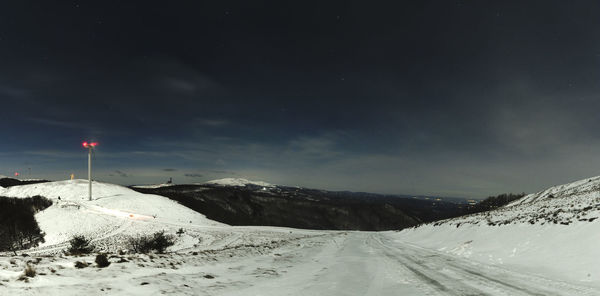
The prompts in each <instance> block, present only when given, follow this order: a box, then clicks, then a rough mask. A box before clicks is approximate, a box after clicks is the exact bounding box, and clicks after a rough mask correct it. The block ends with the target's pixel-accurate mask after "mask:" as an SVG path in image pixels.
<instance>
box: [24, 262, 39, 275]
mask: <svg viewBox="0 0 600 296" xmlns="http://www.w3.org/2000/svg"><path fill="white" fill-rule="evenodd" d="M23 274H24V275H25V276H26V277H30V278H32V277H35V274H36V272H35V267H34V266H33V265H29V264H27V266H25V271H24V272H23Z"/></svg>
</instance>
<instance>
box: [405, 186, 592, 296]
mask: <svg viewBox="0 0 600 296" xmlns="http://www.w3.org/2000/svg"><path fill="white" fill-rule="evenodd" d="M598 217H600V177H593V178H588V179H584V180H580V181H576V182H573V183H569V184H564V185H560V186H555V187H551V188H549V189H547V190H544V191H541V192H538V193H534V194H529V195H526V196H524V197H523V198H521V199H519V200H516V201H514V202H512V203H511V204H509V205H506V206H504V207H501V208H499V209H496V210H494V211H490V212H485V213H478V214H473V215H469V216H465V217H459V218H454V219H449V220H445V221H441V222H435V223H430V224H427V225H423V226H420V227H417V228H412V229H406V230H403V231H401V232H399V233H398V234H397V235H396V239H397V240H400V241H403V242H409V243H412V244H415V245H418V246H420V247H425V248H428V249H434V250H437V251H440V252H443V253H449V254H453V255H458V256H460V257H466V258H469V259H471V260H475V261H478V262H483V263H488V264H493V265H496V266H505V267H509V268H512V269H517V270H522V271H524V272H530V273H537V274H544V275H547V276H549V277H552V278H562V279H564V280H565V281H570V282H573V281H575V282H582V283H590V284H593V285H596V286H598V285H600V265H599V264H597V259H598V258H600V220H598Z"/></svg>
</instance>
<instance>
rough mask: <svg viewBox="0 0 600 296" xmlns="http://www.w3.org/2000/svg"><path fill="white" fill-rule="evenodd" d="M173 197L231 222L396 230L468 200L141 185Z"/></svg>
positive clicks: (452, 211) (456, 211) (443, 214)
mask: <svg viewBox="0 0 600 296" xmlns="http://www.w3.org/2000/svg"><path fill="white" fill-rule="evenodd" d="M132 189H134V190H137V191H139V192H142V193H150V194H158V195H162V196H166V197H169V198H171V199H173V200H176V201H178V202H179V203H181V204H183V205H185V206H187V207H189V208H191V209H194V210H196V211H198V212H200V213H202V214H204V215H206V216H207V217H208V218H209V219H213V220H216V221H219V222H223V223H226V224H230V225H265V226H283V227H294V228H304V229H331V230H392V229H402V228H406V227H411V226H414V225H417V224H420V223H423V222H430V221H435V220H439V219H444V218H449V217H455V216H458V215H460V214H461V213H462V212H463V208H462V205H459V204H455V203H449V202H440V201H427V200H419V199H412V198H399V197H393V196H386V195H378V194H370V193H352V192H331V191H324V190H315V189H304V188H296V187H285V186H276V187H267V188H265V187H261V186H255V185H246V186H245V187H241V186H237V187H236V186H218V185H206V184H205V185H176V186H169V187H161V188H153V189H149V188H136V187H133V188H132Z"/></svg>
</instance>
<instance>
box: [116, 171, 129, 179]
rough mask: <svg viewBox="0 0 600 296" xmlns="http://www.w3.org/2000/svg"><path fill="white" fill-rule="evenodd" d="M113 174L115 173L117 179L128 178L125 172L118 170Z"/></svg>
mask: <svg viewBox="0 0 600 296" xmlns="http://www.w3.org/2000/svg"><path fill="white" fill-rule="evenodd" d="M114 172H115V174H117V176H119V177H123V178H127V177H129V176H130V175H129V174H127V173H125V172H122V171H120V170H115V171H114Z"/></svg>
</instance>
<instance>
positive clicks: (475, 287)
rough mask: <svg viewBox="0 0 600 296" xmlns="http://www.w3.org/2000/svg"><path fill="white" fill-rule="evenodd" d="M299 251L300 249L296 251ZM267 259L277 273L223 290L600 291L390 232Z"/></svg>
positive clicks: (337, 238) (335, 239)
mask: <svg viewBox="0 0 600 296" xmlns="http://www.w3.org/2000/svg"><path fill="white" fill-rule="evenodd" d="M295 252H298V250H295ZM283 256H287V258H288V261H286V262H287V263H288V264H283V265H282V264H277V262H276V260H273V262H270V263H269V262H262V263H261V262H255V263H254V264H255V265H264V264H268V265H269V266H270V267H269V268H270V269H271V270H273V273H274V274H279V275H281V276H278V277H270V278H268V280H265V281H260V279H258V281H254V282H253V283H252V286H250V287H248V288H242V289H239V288H240V287H238V290H236V291H232V290H226V291H223V292H224V293H223V294H221V295H600V290H598V289H596V288H593V287H586V286H580V285H578V284H573V283H566V282H561V281H556V280H553V279H548V278H544V277H540V276H536V275H532V274H524V273H521V272H516V271H511V270H508V269H505V268H502V267H499V266H492V265H484V264H481V263H477V262H472V261H470V260H466V259H464V258H458V257H454V256H451V255H447V254H445V253H440V252H437V251H432V250H428V249H423V248H419V247H416V246H413V245H410V244H406V243H402V242H400V241H397V240H394V239H393V236H392V235H390V234H389V233H360V232H349V233H346V234H341V235H333V236H327V237H326V239H325V240H323V244H322V245H321V246H319V247H317V248H314V249H311V248H308V249H304V250H302V253H295V254H294V253H288V254H283Z"/></svg>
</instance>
